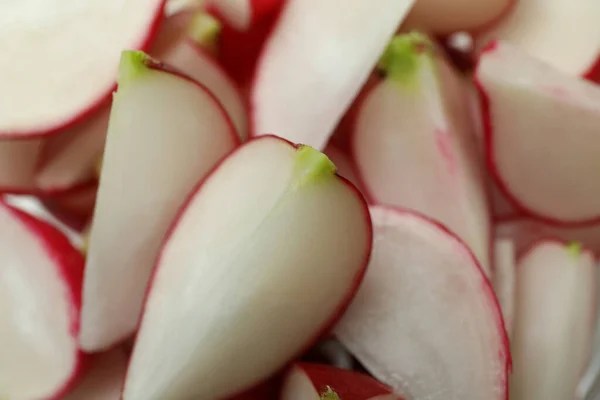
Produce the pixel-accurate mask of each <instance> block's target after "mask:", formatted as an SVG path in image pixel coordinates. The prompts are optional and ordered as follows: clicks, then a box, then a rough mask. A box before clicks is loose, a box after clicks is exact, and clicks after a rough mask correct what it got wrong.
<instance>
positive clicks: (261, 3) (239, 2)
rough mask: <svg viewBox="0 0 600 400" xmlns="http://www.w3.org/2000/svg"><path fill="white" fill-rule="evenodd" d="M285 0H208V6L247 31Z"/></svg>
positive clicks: (231, 23) (227, 20)
mask: <svg viewBox="0 0 600 400" xmlns="http://www.w3.org/2000/svg"><path fill="white" fill-rule="evenodd" d="M283 2H284V0H207V1H206V3H207V4H206V7H207V8H208V9H209V10H211V11H212V12H214V13H216V14H217V15H218V16H219V17H221V18H222V19H223V20H224V21H225V22H226V23H228V24H229V25H231V26H232V27H233V28H235V29H236V30H238V31H247V30H248V29H249V28H250V27H251V26H252V25H253V24H256V23H257V22H258V21H260V20H261V18H262V17H263V16H264V15H266V14H267V15H268V14H270V13H271V12H272V11H273V10H274V9H276V8H278V7H279V6H280V5H281V4H282V3H283Z"/></svg>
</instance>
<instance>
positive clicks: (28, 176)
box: [0, 138, 44, 193]
mask: <svg viewBox="0 0 600 400" xmlns="http://www.w3.org/2000/svg"><path fill="white" fill-rule="evenodd" d="M43 143H44V140H43V139H39V138H35V139H25V140H12V139H3V140H0V192H1V193H33V192H37V188H36V185H35V173H36V167H37V165H38V161H39V158H40V154H41V152H42V147H43Z"/></svg>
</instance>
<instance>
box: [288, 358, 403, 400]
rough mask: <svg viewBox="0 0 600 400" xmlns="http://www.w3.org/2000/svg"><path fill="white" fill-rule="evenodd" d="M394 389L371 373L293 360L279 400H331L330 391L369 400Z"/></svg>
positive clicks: (344, 398) (353, 399) (351, 399)
mask: <svg viewBox="0 0 600 400" xmlns="http://www.w3.org/2000/svg"><path fill="white" fill-rule="evenodd" d="M391 391H392V390H391V389H390V388H389V387H387V386H385V385H383V384H381V383H379V382H377V381H376V380H375V379H373V378H371V377H370V376H368V375H363V374H359V373H357V372H354V371H348V370H345V369H339V368H335V367H330V366H328V365H320V364H307V363H300V364H294V365H293V366H292V368H291V369H290V371H289V372H288V373H287V375H286V378H285V381H284V383H283V388H282V391H281V396H280V400H321V399H323V398H325V399H326V400H329V397H326V396H323V394H324V393H327V392H334V393H335V394H336V395H337V396H338V397H339V399H342V400H368V399H370V398H371V397H375V396H381V395H389V394H390V393H391ZM322 396H323V397H322ZM332 400H333V399H332Z"/></svg>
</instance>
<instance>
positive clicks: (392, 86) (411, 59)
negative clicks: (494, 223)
mask: <svg viewBox="0 0 600 400" xmlns="http://www.w3.org/2000/svg"><path fill="white" fill-rule="evenodd" d="M381 66H382V67H383V68H384V69H385V70H386V72H387V79H385V80H383V81H381V83H380V84H379V85H378V86H376V87H375V88H374V89H373V90H372V91H371V93H370V94H369V96H368V97H367V98H366V99H365V101H364V102H363V104H362V106H361V108H360V110H359V113H358V116H357V120H356V125H355V128H354V137H353V146H352V148H353V153H354V159H355V160H356V164H357V167H358V171H359V173H360V175H361V177H362V179H363V184H364V186H365V189H366V191H367V193H368V197H369V198H370V199H371V200H372V201H374V202H376V203H383V204H389V205H394V206H399V207H407V208H411V209H414V210H417V211H419V212H422V213H424V214H425V215H427V216H429V217H431V218H434V219H436V220H439V221H440V222H442V223H443V224H445V225H446V226H448V228H450V229H451V230H452V231H454V232H456V233H457V234H458V236H459V237H461V239H462V240H464V241H465V242H466V243H467V245H468V246H469V247H470V248H471V249H472V250H473V252H474V253H475V255H476V256H477V257H478V259H479V261H480V262H481V265H482V266H483V267H484V269H485V271H486V273H489V251H490V239H489V235H490V218H489V211H488V208H487V199H486V193H485V187H484V182H483V177H482V176H481V174H480V163H479V156H478V152H477V147H476V142H475V138H474V135H473V132H472V128H471V125H470V123H469V121H470V120H469V118H470V116H469V115H470V114H469V111H468V105H467V103H466V94H465V93H464V92H463V91H462V90H463V87H462V86H460V85H461V82H460V81H459V80H458V78H457V77H456V76H455V75H454V72H453V71H452V70H451V69H450V67H449V66H448V65H447V64H446V63H445V61H444V60H443V59H442V58H441V57H438V56H436V54H435V49H434V48H433V44H432V43H431V42H430V41H429V39H427V38H426V37H424V36H422V35H420V34H409V35H401V36H397V37H396V38H394V40H393V41H392V43H391V44H390V46H389V47H388V50H387V51H386V53H385V55H384V57H383V58H382V61H381Z"/></svg>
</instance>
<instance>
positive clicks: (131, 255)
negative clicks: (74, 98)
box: [80, 52, 239, 351]
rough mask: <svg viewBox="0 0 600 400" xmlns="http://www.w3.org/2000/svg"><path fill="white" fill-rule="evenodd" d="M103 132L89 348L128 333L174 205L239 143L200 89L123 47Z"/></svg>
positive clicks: (86, 333) (87, 308)
mask: <svg viewBox="0 0 600 400" xmlns="http://www.w3.org/2000/svg"><path fill="white" fill-rule="evenodd" d="M108 131H109V132H108V137H107V143H106V150H105V153H104V159H103V166H102V171H101V175H100V185H99V188H98V198H97V202H96V209H95V213H94V219H93V223H92V228H91V232H90V240H89V251H88V256H87V263H86V275H85V285H84V291H83V299H84V301H83V310H82V329H81V336H80V341H81V345H82V347H83V348H84V349H86V350H88V351H99V350H103V349H106V348H108V347H110V346H112V345H114V344H115V343H117V342H119V341H120V340H123V339H126V338H127V337H128V336H129V335H131V334H132V333H133V332H134V330H135V327H136V324H137V322H138V319H139V315H140V311H141V307H142V302H143V297H144V293H145V291H146V286H147V283H148V279H149V278H150V274H151V270H152V266H153V264H154V261H155V259H156V256H157V255H158V252H159V249H160V244H161V242H162V241H163V239H164V236H165V234H166V232H167V230H168V228H169V226H170V224H171V223H172V221H173V218H174V217H175V215H176V213H177V210H178V209H179V208H180V207H181V205H182V204H183V202H184V201H185V199H186V198H187V196H188V195H189V193H190V192H191V191H192V189H193V188H194V186H195V184H196V182H197V181H198V180H199V179H201V178H202V177H203V176H204V175H205V174H206V173H208V171H209V170H210V169H212V168H213V166H214V165H215V164H216V163H217V162H218V161H219V160H220V159H221V158H223V157H224V156H225V155H226V154H227V153H229V152H230V151H231V150H232V149H233V148H235V146H236V145H237V144H238V143H239V139H238V137H237V135H236V134H235V130H234V128H233V126H232V125H231V122H230V120H229V118H228V116H227V114H226V113H225V111H224V110H223V108H222V107H221V106H220V104H219V103H218V102H217V100H216V99H215V98H214V96H213V95H212V94H211V93H210V92H208V91H207V90H206V88H205V87H204V86H201V85H200V84H198V83H196V82H194V81H192V80H191V79H190V78H188V77H186V76H184V75H180V74H178V73H174V72H170V71H167V70H164V69H162V67H161V66H160V65H158V64H156V63H155V62H154V61H152V60H151V59H150V58H149V57H148V56H146V55H145V54H143V53H141V52H124V53H123V58H122V61H121V66H120V75H119V89H118V91H117V92H116V94H115V96H114V100H113V107H112V111H111V116H110V123H109V129H108ZM116 232H118V234H115V233H116Z"/></svg>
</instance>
